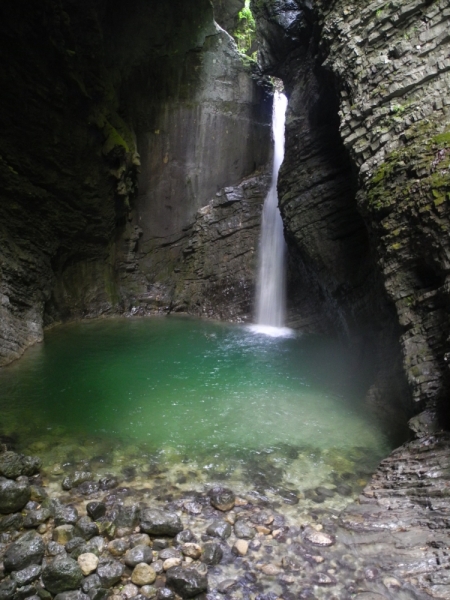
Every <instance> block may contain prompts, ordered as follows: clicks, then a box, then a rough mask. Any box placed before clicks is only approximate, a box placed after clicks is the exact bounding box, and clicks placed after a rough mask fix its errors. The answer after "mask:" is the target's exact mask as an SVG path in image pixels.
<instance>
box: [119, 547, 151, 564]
mask: <svg viewBox="0 0 450 600" xmlns="http://www.w3.org/2000/svg"><path fill="white" fill-rule="evenodd" d="M152 560H153V552H152V549H151V548H150V547H149V546H145V545H143V544H139V545H137V546H134V547H133V548H130V549H128V550H127V551H126V553H125V557H124V562H125V564H126V565H127V566H128V567H131V568H133V567H135V566H136V565H137V564H139V563H147V564H149V563H151V562H152Z"/></svg>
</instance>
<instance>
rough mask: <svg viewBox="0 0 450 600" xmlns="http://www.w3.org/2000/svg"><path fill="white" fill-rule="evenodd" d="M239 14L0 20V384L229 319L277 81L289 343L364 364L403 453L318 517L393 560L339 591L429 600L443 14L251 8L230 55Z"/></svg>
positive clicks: (432, 590) (51, 13)
mask: <svg viewBox="0 0 450 600" xmlns="http://www.w3.org/2000/svg"><path fill="white" fill-rule="evenodd" d="M243 6H244V2H243V1H240V0H229V1H228V2H227V1H226V0H213V2H212V3H210V2H209V1H208V0H196V1H195V2H194V1H193V0H192V1H191V0H190V1H183V0H172V2H170V6H169V5H165V4H164V3H162V2H157V1H156V0H150V1H145V0H132V1H130V2H128V3H123V2H118V1H117V0H92V2H90V3H89V4H87V3H76V2H73V1H71V0H42V1H41V2H39V3H36V2H34V3H33V2H29V1H27V0H15V1H14V2H13V1H12V0H4V1H3V2H2V4H1V6H0V16H1V20H0V31H1V36H0V49H1V55H2V57H3V61H2V68H1V69H0V78H1V79H0V82H1V89H2V94H1V98H0V104H1V111H0V124H1V131H2V135H1V136H0V173H1V181H2V186H1V189H0V195H1V201H0V365H7V364H9V363H10V362H11V361H13V360H15V359H17V358H19V357H20V356H21V355H22V354H23V352H24V351H25V350H26V348H27V347H28V346H30V345H32V344H33V343H35V342H38V341H41V340H42V339H43V332H44V329H45V327H50V326H53V325H55V324H58V323H61V322H64V321H69V320H77V319H81V318H92V317H98V316H106V315H115V314H126V315H146V314H152V313H159V312H161V313H171V312H180V313H188V314H192V315H197V316H207V317H212V318H219V319H226V320H234V321H248V320H250V319H251V317H252V311H253V295H254V288H255V270H256V269H255V267H256V252H257V246H258V236H259V225H260V215H261V207H262V202H263V200H264V196H265V194H266V191H267V189H268V186H269V184H270V175H269V171H268V169H270V166H269V165H270V158H271V157H270V153H271V151H270V123H271V94H272V91H271V90H272V86H271V77H276V78H278V79H281V80H282V82H283V84H284V86H285V91H286V94H287V96H288V99H289V106H288V113H287V121H286V151H285V161H284V163H283V166H282V168H281V171H280V177H279V185H278V189H279V198H280V209H281V213H282V217H283V222H284V227H285V237H286V242H287V247H288V255H289V265H288V279H289V285H288V304H289V306H288V312H289V324H290V325H291V326H293V327H295V328H298V329H301V330H303V331H311V332H326V333H331V334H333V335H337V336H339V337H341V338H343V339H345V340H347V341H348V343H349V344H350V345H352V347H353V348H354V351H355V355H356V356H357V357H359V358H360V359H361V361H362V360H363V359H367V357H368V356H369V357H370V361H371V363H372V371H373V375H372V386H371V388H370V390H369V392H368V395H367V401H368V402H370V403H371V404H373V405H375V406H377V407H379V410H382V411H387V410H390V409H391V408H392V409H401V410H402V411H403V413H404V415H405V416H404V420H405V421H406V420H407V419H410V427H411V430H412V432H414V434H415V435H416V438H415V439H414V440H413V441H411V442H409V443H407V444H406V445H405V446H403V447H402V448H400V449H399V450H398V451H397V452H396V453H394V454H393V455H392V456H391V457H389V458H387V459H386V461H385V462H384V463H382V465H381V466H380V468H379V470H378V471H377V473H376V474H375V476H374V478H373V480H372V482H371V483H370V484H369V485H368V486H367V487H366V488H365V490H364V492H363V494H362V496H361V498H360V502H359V504H352V505H351V506H350V507H349V508H348V509H346V511H345V513H343V514H342V515H341V516H340V517H339V519H340V520H339V527H340V528H341V529H340V531H341V533H340V539H341V540H344V541H343V543H346V544H348V546H349V547H351V546H353V545H356V546H357V547H358V548H362V550H361V552H362V554H365V555H369V554H370V552H371V551H372V550H371V547H369V546H370V544H369V542H370V543H373V544H378V547H379V548H382V550H383V553H384V554H385V555H386V556H387V555H388V554H389V552H390V544H391V543H393V544H394V545H396V546H395V547H396V550H395V552H394V554H393V556H392V557H389V560H388V558H384V559H383V560H382V561H381V562H382V565H381V567H380V568H382V569H385V570H386V571H389V572H390V573H393V574H394V575H395V577H397V578H398V579H397V580H394V583H392V581H391V582H390V583H389V584H386V585H385V586H384V588H383V589H382V584H381V583H380V587H379V588H376V589H375V588H371V590H372V591H367V592H366V591H364V589H363V586H362V587H361V590H362V591H361V590H360V589H359V588H358V585H357V584H355V586H356V587H354V588H352V589H353V592H352V593H355V594H356V593H358V594H361V595H357V596H356V597H358V598H367V600H369V598H375V597H399V598H400V597H405V598H450V591H449V589H450V579H449V576H448V573H449V568H450V561H449V554H448V548H449V545H450V538H449V536H448V534H447V531H448V523H449V518H450V511H449V508H448V505H447V502H446V498H447V496H448V485H449V484H448V481H449V470H448V469H449V467H448V463H449V457H450V444H449V438H448V434H447V433H446V429H448V425H449V420H450V411H449V407H448V397H449V393H450V371H449V369H450V365H449V361H450V314H449V313H450V280H449V270H450V245H449V235H448V233H449V227H450V221H449V217H450V213H449V208H448V207H449V202H450V50H449V49H450V33H449V21H450V8H449V6H448V2H447V0H407V1H402V0H392V1H391V2H386V1H385V0H374V1H371V2H362V1H361V0H312V1H310V0H252V4H251V8H252V11H253V14H254V17H255V21H256V25H255V27H256V33H255V36H256V37H255V39H254V40H253V41H252V45H251V47H250V48H249V49H248V54H249V56H247V55H245V54H243V53H242V52H240V51H239V49H238V47H237V45H236V39H238V38H236V39H235V38H233V34H235V35H236V31H239V11H241V10H242V8H243ZM256 50H257V56H258V59H257V61H256V60H254V58H251V57H250V54H253V52H254V51H256ZM380 532H381V533H380ZM386 532H388V533H386ZM435 532H438V534H436V536H435V535H434V533H435ZM397 550H398V551H397ZM395 581H397V583H398V582H399V581H400V584H399V585H401V586H403V587H402V592H401V593H404V594H405V595H404V596H399V595H397V596H395V594H396V593H400V592H398V590H397V589H396V586H397V583H395ZM377 585H378V584H377ZM349 589H350V588H349ZM386 589H388V591H386ZM377 590H378V591H377ZM380 590H381V591H380ZM383 590H384V591H383ZM405 590H406V591H405ZM349 593H350V592H349ZM364 594H366V595H364ZM376 594H379V595H376ZM383 594H387V596H385V595H383ZM407 594H409V595H407ZM352 597H355V596H352Z"/></svg>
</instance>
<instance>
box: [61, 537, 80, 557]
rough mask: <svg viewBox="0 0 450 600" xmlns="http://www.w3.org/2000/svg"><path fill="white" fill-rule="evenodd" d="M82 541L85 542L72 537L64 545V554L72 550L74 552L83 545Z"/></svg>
mask: <svg viewBox="0 0 450 600" xmlns="http://www.w3.org/2000/svg"><path fill="white" fill-rule="evenodd" d="M84 541H85V540H84V539H83V538H82V537H73V538H72V539H71V540H69V541H68V542H67V544H66V545H65V549H66V552H68V553H70V552H72V551H73V550H75V548H78V547H79V546H82V545H83V544H84Z"/></svg>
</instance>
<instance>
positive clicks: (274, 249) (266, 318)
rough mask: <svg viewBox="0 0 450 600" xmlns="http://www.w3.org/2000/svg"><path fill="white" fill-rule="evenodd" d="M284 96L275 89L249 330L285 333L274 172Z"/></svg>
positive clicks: (280, 147)
mask: <svg viewBox="0 0 450 600" xmlns="http://www.w3.org/2000/svg"><path fill="white" fill-rule="evenodd" d="M286 107H287V98H286V96H285V95H284V94H282V93H280V92H275V95H274V100H273V121H272V133H273V140H274V154H273V169H272V183H271V186H270V190H269V193H268V194H267V196H266V199H265V201H264V207H263V215H262V224H261V240H260V245H259V268H258V278H257V287H256V323H257V325H256V326H253V327H252V329H253V331H258V332H261V333H266V334H268V335H287V334H290V333H291V330H290V329H287V328H285V327H283V326H284V321H285V312H286V307H285V305H286V293H285V286H286V281H285V280H286V277H285V241H284V235H283V222H282V220H281V215H280V210H279V208H278V194H277V181H278V171H279V170H280V167H281V163H282V162H283V158H284V123H285V114H286Z"/></svg>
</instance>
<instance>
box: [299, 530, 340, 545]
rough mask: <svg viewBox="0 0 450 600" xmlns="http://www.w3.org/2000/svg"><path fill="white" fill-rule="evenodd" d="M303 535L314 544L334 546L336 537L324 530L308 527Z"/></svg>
mask: <svg viewBox="0 0 450 600" xmlns="http://www.w3.org/2000/svg"><path fill="white" fill-rule="evenodd" d="M303 537H304V539H305V540H306V541H308V542H309V543H310V544H313V546H332V545H333V544H334V542H335V540H334V538H333V537H332V536H331V535H328V534H327V533H324V532H323V531H316V530H315V529H309V528H308V529H306V530H305V533H304V534H303Z"/></svg>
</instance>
